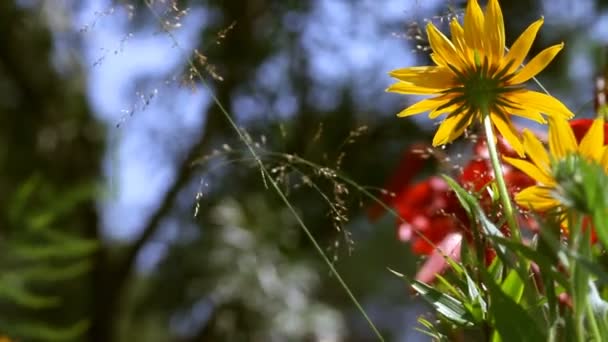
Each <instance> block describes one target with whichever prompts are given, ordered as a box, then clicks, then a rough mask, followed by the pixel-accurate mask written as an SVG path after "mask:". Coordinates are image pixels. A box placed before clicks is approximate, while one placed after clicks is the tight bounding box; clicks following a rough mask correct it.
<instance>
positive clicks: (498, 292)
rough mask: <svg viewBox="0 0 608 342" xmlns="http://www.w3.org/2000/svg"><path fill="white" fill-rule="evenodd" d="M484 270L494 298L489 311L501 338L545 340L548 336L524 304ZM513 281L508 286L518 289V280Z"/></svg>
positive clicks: (487, 284) (506, 339)
mask: <svg viewBox="0 0 608 342" xmlns="http://www.w3.org/2000/svg"><path fill="white" fill-rule="evenodd" d="M482 272H483V273H484V275H485V278H486V280H487V281H486V286H487V288H488V291H489V293H490V298H491V299H492V303H491V306H490V312H489V313H490V314H491V315H492V317H493V318H494V319H493V324H494V327H495V329H496V332H497V334H498V335H499V337H500V339H501V340H502V341H545V340H546V336H545V334H544V333H543V331H542V330H540V328H539V327H538V326H537V325H536V323H535V320H534V319H533V317H531V316H530V315H529V313H528V312H527V311H526V310H525V309H524V308H523V306H522V305H520V304H518V303H517V302H516V301H515V300H514V299H513V298H512V295H513V294H507V293H505V292H504V291H503V289H501V287H500V286H498V285H497V284H496V283H495V282H494V281H493V280H492V279H491V277H490V276H489V274H488V273H487V272H486V271H485V270H482ZM512 282H513V283H514V284H509V286H507V287H512V288H514V289H517V287H518V286H517V284H516V281H515V280H512ZM515 292H517V291H515ZM497 338H498V337H497Z"/></svg>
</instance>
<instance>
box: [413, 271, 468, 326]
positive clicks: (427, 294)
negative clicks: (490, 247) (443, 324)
mask: <svg viewBox="0 0 608 342" xmlns="http://www.w3.org/2000/svg"><path fill="white" fill-rule="evenodd" d="M412 288H413V289H414V290H415V291H416V292H417V293H419V294H420V295H421V296H422V298H423V299H424V300H426V301H427V302H428V303H429V304H431V305H432V306H433V308H435V310H437V312H438V313H439V314H441V315H443V316H444V317H445V318H447V319H448V320H450V321H451V322H453V323H455V324H458V325H462V326H472V325H473V317H472V316H471V313H469V312H468V311H467V309H466V308H465V306H464V305H463V303H462V302H461V301H459V300H458V299H456V298H454V297H452V296H449V295H447V294H444V293H441V292H439V291H437V290H436V289H434V288H432V287H430V286H429V285H427V284H425V283H422V282H419V281H416V280H414V281H413V282H412Z"/></svg>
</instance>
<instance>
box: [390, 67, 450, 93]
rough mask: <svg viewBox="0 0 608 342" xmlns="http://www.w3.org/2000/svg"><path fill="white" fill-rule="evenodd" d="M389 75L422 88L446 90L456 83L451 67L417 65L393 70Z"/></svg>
mask: <svg viewBox="0 0 608 342" xmlns="http://www.w3.org/2000/svg"><path fill="white" fill-rule="evenodd" d="M389 75H390V76H391V77H394V78H396V79H398V80H400V81H403V82H406V83H411V84H412V85H416V86H419V87H422V88H434V89H438V90H445V89H448V88H452V87H453V86H454V85H455V84H454V82H455V81H454V73H453V72H452V71H451V70H450V69H448V68H443V67H436V66H415V67H409V68H403V69H397V70H393V71H391V72H390V73H389Z"/></svg>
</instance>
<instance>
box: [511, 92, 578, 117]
mask: <svg viewBox="0 0 608 342" xmlns="http://www.w3.org/2000/svg"><path fill="white" fill-rule="evenodd" d="M504 96H505V97H506V98H507V99H508V100H510V101H512V102H514V103H516V104H518V105H519V106H520V107H525V108H528V109H530V110H536V111H539V112H541V113H545V114H547V116H561V117H563V118H566V119H570V118H572V117H573V116H574V113H572V112H571V111H570V110H569V109H568V107H566V106H565V105H564V104H563V103H561V102H560V101H559V100H558V99H556V98H554V97H553V96H550V95H547V94H543V93H539V92H536V91H531V90H527V89H523V90H519V91H514V92H511V93H507V94H505V95H504Z"/></svg>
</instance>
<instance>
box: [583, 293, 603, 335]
mask: <svg viewBox="0 0 608 342" xmlns="http://www.w3.org/2000/svg"><path fill="white" fill-rule="evenodd" d="M585 306H586V307H587V322H589V326H590V327H591V335H592V336H593V340H594V341H602V334H601V333H600V328H599V326H598V324H597V320H596V319H595V312H593V308H592V307H591V303H589V302H588V301H587V305H585Z"/></svg>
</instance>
